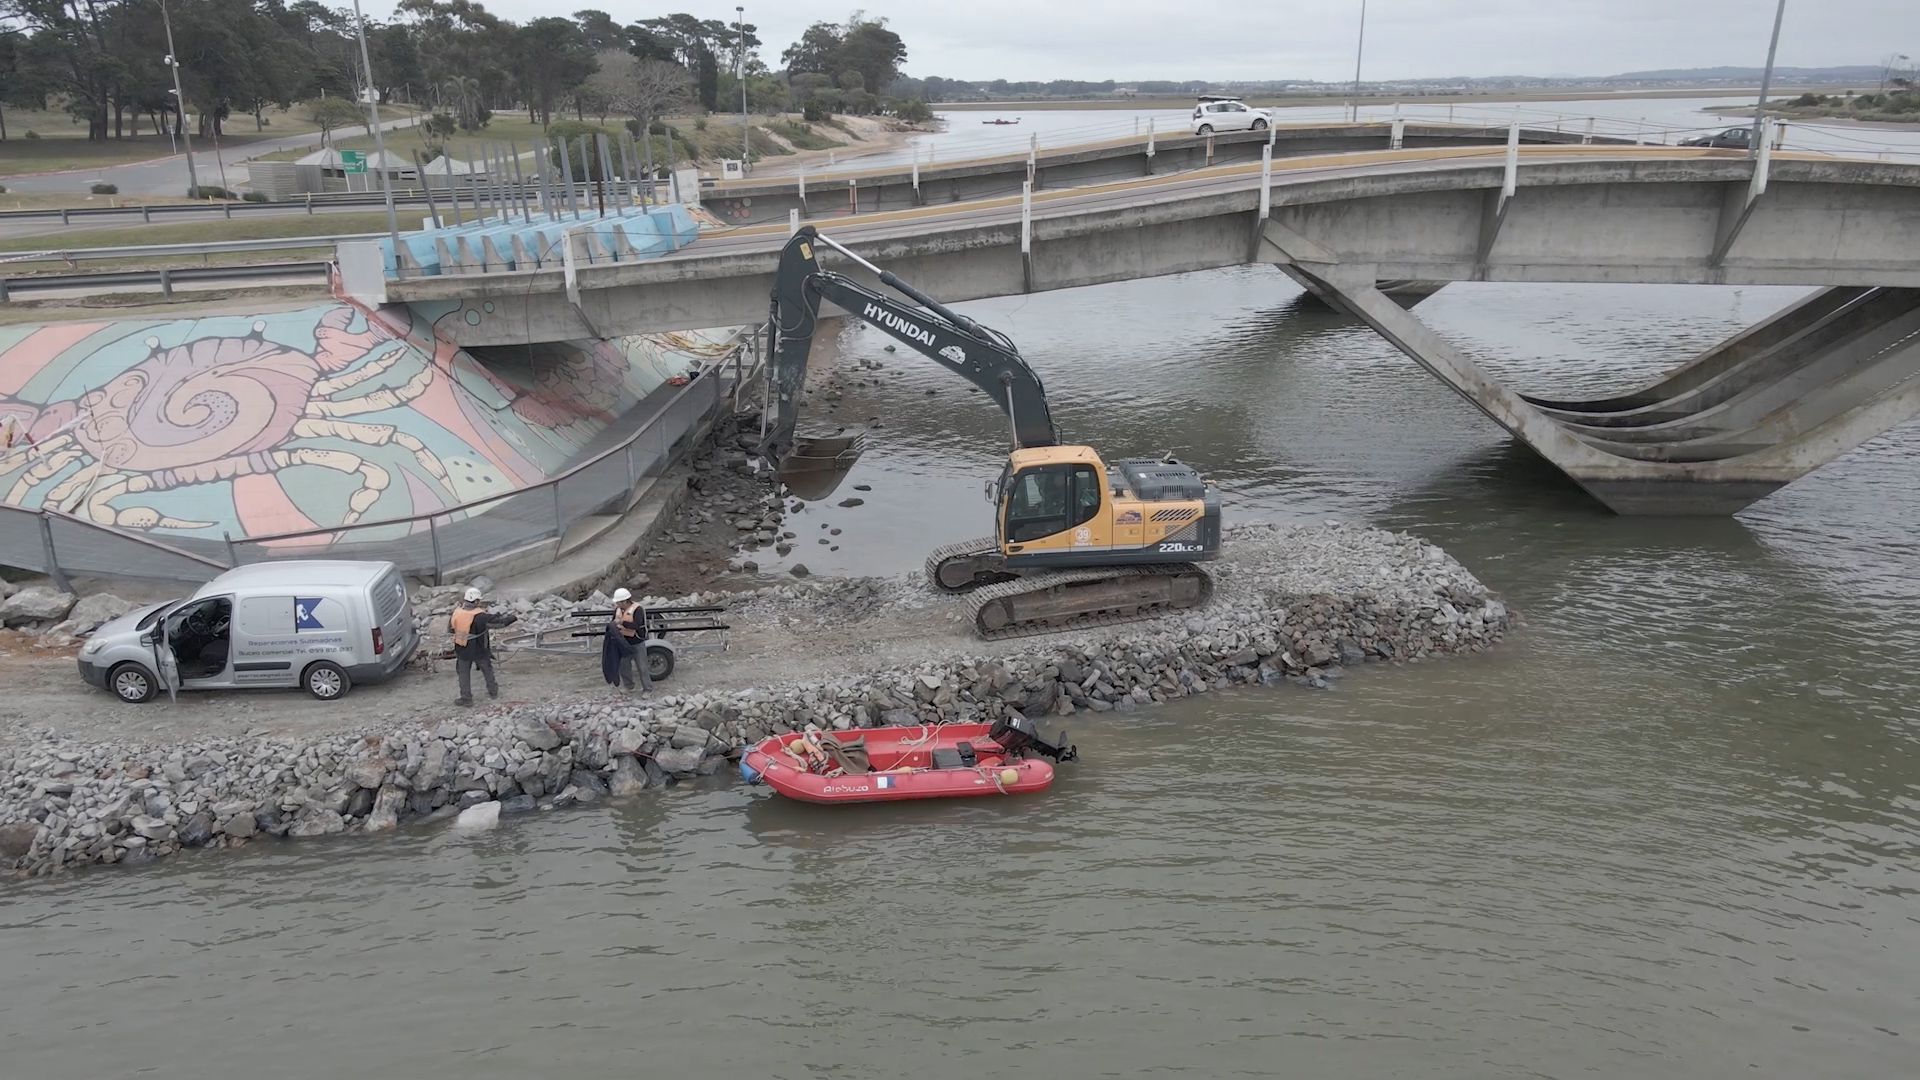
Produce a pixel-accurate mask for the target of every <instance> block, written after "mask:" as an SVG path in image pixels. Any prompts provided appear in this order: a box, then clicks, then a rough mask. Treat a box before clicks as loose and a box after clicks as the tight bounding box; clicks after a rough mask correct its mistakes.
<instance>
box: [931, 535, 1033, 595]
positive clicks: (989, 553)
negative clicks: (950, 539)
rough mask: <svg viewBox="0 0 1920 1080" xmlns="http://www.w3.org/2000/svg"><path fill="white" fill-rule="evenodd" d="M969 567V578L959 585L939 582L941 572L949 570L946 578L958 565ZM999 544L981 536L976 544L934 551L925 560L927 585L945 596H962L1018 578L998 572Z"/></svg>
mask: <svg viewBox="0 0 1920 1080" xmlns="http://www.w3.org/2000/svg"><path fill="white" fill-rule="evenodd" d="M963 563H971V564H972V565H971V566H970V567H968V570H969V573H970V576H969V577H968V579H967V580H966V581H964V582H963V583H961V584H958V585H949V584H947V582H945V581H943V580H941V570H942V569H943V568H945V569H947V570H948V575H947V576H949V577H952V576H953V575H954V572H955V571H956V569H957V567H958V566H959V564H963ZM1000 566H1001V555H1000V541H998V540H996V539H994V538H993V537H991V536H982V537H980V538H978V539H976V540H962V541H960V542H959V543H957V544H948V545H947V546H946V547H942V548H935V549H934V550H933V553H932V554H930V555H928V556H927V566H926V570H927V584H929V585H932V586H933V587H934V589H935V590H937V591H939V592H944V593H964V592H970V591H972V590H974V589H978V588H981V587H982V586H985V585H991V584H994V583H996V582H1002V581H1013V580H1015V579H1017V578H1018V577H1019V575H1017V574H1014V573H1012V572H1011V571H1007V570H1003V569H1000Z"/></svg>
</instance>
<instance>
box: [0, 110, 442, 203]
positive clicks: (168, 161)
mask: <svg viewBox="0 0 1920 1080" xmlns="http://www.w3.org/2000/svg"><path fill="white" fill-rule="evenodd" d="M419 122H420V118H419V117H417V116H407V117H402V118H401V119H398V120H386V121H382V122H381V124H380V127H381V130H383V131H393V130H396V129H399V128H405V127H412V126H414V125H415V124H418V123H419ZM319 138H320V136H319V133H318V132H313V131H308V132H303V133H301V134H299V135H284V136H280V137H278V138H272V139H263V140H259V141H257V142H249V143H246V144H245V145H243V146H229V147H222V148H221V150H220V155H219V156H220V158H223V159H225V161H226V166H227V186H228V187H236V186H238V185H240V184H241V183H244V182H245V181H246V179H247V168H246V166H245V165H241V164H240V163H239V162H240V161H241V159H243V158H248V157H254V156H257V155H259V154H270V153H273V152H274V151H276V150H298V149H300V148H302V147H306V146H312V145H313V144H314V143H315V142H316V141H318V139H319ZM211 143H212V140H211V139H199V138H197V137H196V141H195V142H194V149H195V152H194V155H193V167H194V168H196V169H198V170H199V171H200V183H202V184H203V185H206V186H209V187H212V186H214V185H217V184H219V183H220V161H219V160H218V159H216V158H215V156H214V151H213V149H212V147H211ZM203 148H204V149H203ZM4 183H5V184H6V186H7V190H8V191H21V192H36V193H43V194H44V193H48V192H84V191H86V190H87V188H88V187H89V186H90V185H93V184H99V183H106V184H114V185H116V186H118V187H119V188H120V194H122V195H181V196H184V195H185V194H186V193H187V160H186V156H185V155H182V154H176V155H172V156H169V157H163V158H155V159H153V160H151V161H136V162H133V163H131V164H127V165H103V166H101V167H99V168H87V169H75V170H72V171H69V172H60V173H43V174H41V175H38V176H9V177H6V178H5V180H4Z"/></svg>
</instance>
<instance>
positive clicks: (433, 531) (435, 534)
mask: <svg viewBox="0 0 1920 1080" xmlns="http://www.w3.org/2000/svg"><path fill="white" fill-rule="evenodd" d="M427 541H428V542H429V543H431V544H432V545H433V583H434V584H435V585H445V584H446V582H445V581H442V580H441V576H440V527H439V526H438V525H435V524H434V523H433V517H432V516H431V515H429V516H428V517H427Z"/></svg>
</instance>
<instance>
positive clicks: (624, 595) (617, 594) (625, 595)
mask: <svg viewBox="0 0 1920 1080" xmlns="http://www.w3.org/2000/svg"><path fill="white" fill-rule="evenodd" d="M631 599H633V594H632V593H630V592H628V591H627V590H625V589H615V590H613V602H614V603H616V604H624V603H626V602H627V601H629V600H631Z"/></svg>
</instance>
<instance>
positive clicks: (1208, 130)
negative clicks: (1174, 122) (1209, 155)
mask: <svg viewBox="0 0 1920 1080" xmlns="http://www.w3.org/2000/svg"><path fill="white" fill-rule="evenodd" d="M1194 134H1196V135H1211V134H1213V125H1212V124H1201V125H1200V130H1199V131H1197V132H1194Z"/></svg>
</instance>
